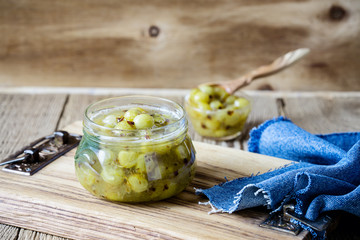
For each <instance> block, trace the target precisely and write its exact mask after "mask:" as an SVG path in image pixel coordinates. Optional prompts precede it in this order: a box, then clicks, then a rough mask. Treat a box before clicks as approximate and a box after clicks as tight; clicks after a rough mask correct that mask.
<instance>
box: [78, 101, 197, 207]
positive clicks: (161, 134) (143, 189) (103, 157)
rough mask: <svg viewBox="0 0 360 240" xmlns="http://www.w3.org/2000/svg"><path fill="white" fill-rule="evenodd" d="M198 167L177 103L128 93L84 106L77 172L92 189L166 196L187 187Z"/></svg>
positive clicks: (106, 195) (118, 195) (127, 197)
mask: <svg viewBox="0 0 360 240" xmlns="http://www.w3.org/2000/svg"><path fill="white" fill-rule="evenodd" d="M195 167H196V161H195V148H194V146H193V144H192V140H191V138H190V136H189V135H188V122H187V120H186V115H185V111H184V109H183V108H182V107H181V106H180V105H179V104H177V103H175V102H173V101H170V100H167V99H163V98H158V97H151V96H124V97H117V98H110V99H105V100H102V101H99V102H96V103H93V104H91V105H90V106H89V107H88V108H87V109H86V111H85V113H84V121H83V138H82V140H81V142H80V144H79V147H78V149H77V151H76V154H75V173H76V176H77V178H78V180H79V182H80V183H81V185H82V186H83V187H84V188H85V189H86V190H88V191H89V192H90V193H92V194H93V195H95V196H97V197H99V198H103V199H107V200H110V201H119V202H146V201H158V200H162V199H165V198H169V197H172V196H174V195H176V194H178V193H180V192H181V191H183V190H184V189H185V188H186V187H187V186H188V185H189V183H190V182H191V180H192V179H193V177H194V175H195Z"/></svg>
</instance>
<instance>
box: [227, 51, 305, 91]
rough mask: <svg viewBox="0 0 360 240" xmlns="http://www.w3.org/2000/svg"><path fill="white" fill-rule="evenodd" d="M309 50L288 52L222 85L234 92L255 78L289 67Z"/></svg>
mask: <svg viewBox="0 0 360 240" xmlns="http://www.w3.org/2000/svg"><path fill="white" fill-rule="evenodd" d="M309 51H310V50H309V49H308V48H299V49H297V50H295V51H291V52H288V53H286V54H285V55H283V56H281V57H279V58H277V59H275V61H273V62H272V63H271V64H269V65H265V66H261V67H259V68H257V69H255V70H253V71H251V72H249V73H247V74H245V75H244V76H242V77H240V78H238V79H236V80H232V81H227V82H224V83H222V84H221V85H222V86H223V87H224V88H225V90H226V91H227V92H229V93H230V94H232V93H234V92H235V91H236V90H238V89H240V88H242V87H245V86H247V85H249V84H250V83H251V82H252V81H253V80H255V79H258V78H261V77H265V76H269V75H271V74H274V73H277V72H279V71H281V70H283V69H285V68H287V67H288V66H290V65H292V64H293V63H295V62H296V61H297V60H299V59H300V58H302V57H303V56H305V55H306V54H308V53H309Z"/></svg>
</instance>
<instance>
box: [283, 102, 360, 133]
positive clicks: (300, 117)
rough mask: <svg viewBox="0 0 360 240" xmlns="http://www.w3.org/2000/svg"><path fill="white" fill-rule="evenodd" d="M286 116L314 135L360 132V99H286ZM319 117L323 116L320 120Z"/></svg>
mask: <svg viewBox="0 0 360 240" xmlns="http://www.w3.org/2000/svg"><path fill="white" fill-rule="evenodd" d="M284 100H285V106H284V110H285V112H286V116H287V117H289V118H290V119H291V120H292V121H293V122H294V123H295V124H297V125H299V126H301V127H302V128H304V129H305V130H307V131H309V132H311V133H314V134H326V133H334V132H359V131H360V121H359V116H360V99H359V97H351V96H350V97H348V96H346V95H344V96H342V97H336V98H335V97H333V96H331V95H328V96H327V97H323V98H319V97H306V98H296V97H287V98H284ZM319 116H321V117H320V118H319Z"/></svg>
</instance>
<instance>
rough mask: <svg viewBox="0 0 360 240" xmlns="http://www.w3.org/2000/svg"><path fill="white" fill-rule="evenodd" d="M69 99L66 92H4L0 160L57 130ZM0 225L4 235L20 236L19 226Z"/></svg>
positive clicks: (0, 99) (0, 97)
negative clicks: (64, 106)
mask: <svg viewBox="0 0 360 240" xmlns="http://www.w3.org/2000/svg"><path fill="white" fill-rule="evenodd" d="M65 99H66V95H64V94H61V95H31V94H0V122H1V126H0V132H1V146H0V160H3V159H4V158H6V157H7V156H8V155H9V154H11V153H13V152H14V151H17V150H19V149H20V148H21V147H23V146H24V145H26V144H29V143H30V142H32V141H34V140H35V139H37V138H39V137H42V136H45V135H47V134H50V133H51V132H53V131H54V130H55V129H56V125H57V122H58V119H59V117H60V115H61V112H62V109H63V105H64V102H65ZM0 228H1V230H0V234H1V236H0V238H1V239H17V236H18V234H19V229H18V228H15V227H10V226H6V225H3V224H0ZM27 239H32V238H27Z"/></svg>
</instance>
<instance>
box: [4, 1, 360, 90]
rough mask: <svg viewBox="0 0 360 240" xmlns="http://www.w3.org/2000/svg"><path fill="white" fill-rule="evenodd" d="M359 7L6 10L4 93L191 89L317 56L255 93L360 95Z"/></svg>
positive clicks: (32, 6)
mask: <svg viewBox="0 0 360 240" xmlns="http://www.w3.org/2000/svg"><path fill="white" fill-rule="evenodd" d="M359 9H360V2H359V1H357V0H347V1H341V2H339V1H335V0H331V1H322V0H308V1H291V0H280V1H279V0H271V1H247V0H238V1H226V0H221V1H210V2H209V1H201V0H195V1H191V2H189V1H178V0H177V1H171V2H168V1H166V0H151V1H146V0H141V1H131V0H121V1H115V0H104V1H101V2H99V1H96V0H90V1H70V0H66V1H64V0H56V1H52V2H51V4H50V3H49V2H48V1H45V0H32V1H30V0H25V1H14V0H12V1H9V0H1V1H0V35H1V36H2V37H1V38H0V72H1V73H2V76H1V78H0V84H1V86H23V85H32V86H39V85H42V86H48V85H51V86H92V87H95V86H96V87H100V86H102V87H104V86H108V87H114V86H115V87H160V88H162V87H170V88H173V87H176V88H188V87H189V86H195V85H197V84H199V83H202V82H207V81H217V80H225V79H232V78H235V77H238V76H240V75H242V74H244V73H245V72H247V71H249V70H252V69H254V68H255V67H258V66H260V65H263V64H267V63H269V62H271V61H272V60H273V59H275V58H276V57H278V56H280V55H282V54H284V53H286V52H288V51H290V50H293V49H295V48H298V47H309V48H310V49H311V50H312V52H311V54H310V55H309V56H307V57H306V58H305V59H304V60H302V61H301V62H299V63H298V64H297V65H295V66H293V67H292V68H291V69H288V70H286V71H285V72H282V73H279V74H278V75H276V76H273V77H269V78H268V79H266V80H260V81H259V82H256V83H254V85H252V86H250V88H253V89H255V88H256V89H258V88H261V89H269V88H273V89H276V90H279V89H297V90H306V89H308V90H317V89H328V90H340V89H344V90H345V89H347V90H359V89H360V84H359V81H358V77H359V75H360V67H359V64H360V62H359V61H358V56H359V54H360V41H358V40H359V36H360V31H359V28H358V26H359V25H360V18H359V14H360V11H359Z"/></svg>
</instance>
